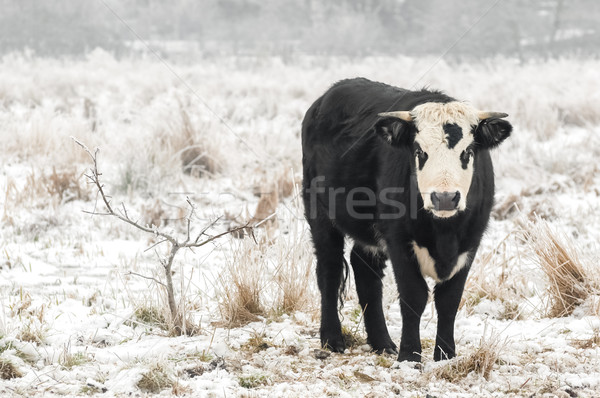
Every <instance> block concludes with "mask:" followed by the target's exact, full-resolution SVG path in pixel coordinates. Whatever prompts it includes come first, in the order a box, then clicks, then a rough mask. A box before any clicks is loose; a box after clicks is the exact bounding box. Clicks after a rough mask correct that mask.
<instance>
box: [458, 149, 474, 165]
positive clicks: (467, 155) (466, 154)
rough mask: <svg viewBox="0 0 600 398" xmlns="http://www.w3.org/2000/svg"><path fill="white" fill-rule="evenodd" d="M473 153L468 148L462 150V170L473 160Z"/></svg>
mask: <svg viewBox="0 0 600 398" xmlns="http://www.w3.org/2000/svg"><path fill="white" fill-rule="evenodd" d="M473 156H474V153H473V149H471V148H468V149H466V150H464V151H463V152H462V153H461V154H460V161H461V163H462V167H463V169H466V168H467V165H468V164H469V162H470V161H471V159H472V158H473Z"/></svg>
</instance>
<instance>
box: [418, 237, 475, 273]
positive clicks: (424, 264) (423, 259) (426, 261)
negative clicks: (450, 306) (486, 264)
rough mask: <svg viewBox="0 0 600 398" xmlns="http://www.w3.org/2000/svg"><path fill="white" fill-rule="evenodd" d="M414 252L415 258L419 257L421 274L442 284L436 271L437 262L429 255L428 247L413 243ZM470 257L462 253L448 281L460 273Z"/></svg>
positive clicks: (466, 253)
mask: <svg viewBox="0 0 600 398" xmlns="http://www.w3.org/2000/svg"><path fill="white" fill-rule="evenodd" d="M412 245H413V251H414V253H415V256H416V257H417V262H418V263H419V268H420V269H421V274H422V275H423V276H424V277H425V276H428V277H430V278H431V279H433V280H434V281H436V282H437V283H440V282H442V280H440V278H439V277H438V275H437V272H436V270H435V260H434V259H433V258H432V257H431V255H430V254H429V250H427V248H426V247H421V246H419V245H418V244H417V242H415V241H413V242H412ZM468 256H469V252H464V253H461V254H460V255H459V256H458V259H457V260H456V264H455V265H454V268H452V272H450V275H449V276H448V278H446V280H448V279H451V278H452V277H453V276H454V275H456V273H457V272H458V271H460V270H461V269H462V268H463V267H464V266H465V265H466V264H467V259H468Z"/></svg>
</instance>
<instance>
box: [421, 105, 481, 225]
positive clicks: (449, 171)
mask: <svg viewBox="0 0 600 398" xmlns="http://www.w3.org/2000/svg"><path fill="white" fill-rule="evenodd" d="M411 114H412V115H413V118H414V124H415V126H416V128H417V132H416V134H415V140H414V146H415V153H414V156H415V173H416V176H417V184H418V185H419V191H420V193H421V197H422V199H423V204H424V208H425V209H426V210H429V211H431V212H432V213H433V214H434V215H435V216H437V217H451V216H453V215H454V214H456V212H457V211H461V210H464V209H465V208H466V206H467V194H468V192H469V187H470V186H471V180H472V178H473V160H474V152H473V150H474V148H473V147H474V145H473V143H474V136H473V129H474V128H475V127H476V126H477V124H478V123H479V118H478V116H477V115H478V111H477V110H476V109H475V108H473V107H472V106H470V105H467V104H464V103H462V102H456V101H455V102H448V103H445V104H440V103H434V102H428V103H425V104H422V105H419V106H417V107H415V108H414V109H413V110H412V112H411Z"/></svg>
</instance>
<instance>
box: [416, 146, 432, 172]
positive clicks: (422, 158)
mask: <svg viewBox="0 0 600 398" xmlns="http://www.w3.org/2000/svg"><path fill="white" fill-rule="evenodd" d="M415 158H416V160H417V165H418V166H419V170H420V169H422V168H423V166H425V162H426V161H427V159H428V158H429V156H428V155H427V153H425V152H423V150H422V149H421V148H417V149H415Z"/></svg>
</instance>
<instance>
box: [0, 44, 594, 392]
mask: <svg viewBox="0 0 600 398" xmlns="http://www.w3.org/2000/svg"><path fill="white" fill-rule="evenodd" d="M167 63H168V64H169V67H166V66H165V64H164V63H163V62H160V61H157V60H147V59H123V60H115V59H114V58H113V57H112V56H111V55H109V54H107V53H105V52H103V51H100V50H96V51H94V52H92V53H91V54H90V55H89V56H88V57H87V58H86V59H84V60H54V59H43V58H36V57H33V56H30V55H21V54H13V55H8V56H5V57H4V58H3V59H2V60H1V61H0V100H1V102H0V144H1V145H0V159H1V161H0V167H1V169H0V192H1V195H0V298H1V301H0V304H1V309H0V376H1V377H2V380H1V381H0V394H2V395H3V396H27V397H41V396H44V397H52V396H80V395H91V396H94V395H97V396H116V397H120V396H153V395H162V396H170V395H181V396H207V397H213V396H214V397H221V396H249V397H250V396H274V397H275V396H287V397H296V396H298V397H300V396H343V397H345V396H348V397H363V396H368V397H379V396H382V397H383V396H386V397H387V396H391V395H398V396H406V397H425V396H438V397H442V396H443V397H448V396H456V397H468V396H559V397H568V396H578V397H593V396H597V395H598V394H600V382H599V380H600V347H599V345H600V332H599V331H600V319H599V317H598V314H599V312H600V295H599V294H598V271H597V269H596V265H597V260H598V244H597V242H598V239H599V238H600V232H599V230H600V229H599V228H598V226H599V225H600V215H599V214H598V212H597V209H598V202H599V195H600V177H598V176H599V174H598V165H597V160H596V159H597V158H598V156H600V147H598V146H597V145H595V137H597V135H598V134H599V133H600V111H599V109H600V95H599V94H598V93H599V92H600V72H598V71H600V64H599V63H598V61H586V60H578V59H563V60H556V61H546V62H531V63H528V64H518V63H517V62H515V61H513V60H502V59H496V60H493V61H482V62H481V63H477V64H472V63H469V64H467V63H465V64H447V63H445V62H444V61H439V60H437V59H434V58H431V59H428V58H423V59H412V58H403V57H397V58H367V59H361V60H355V59H352V60H348V59H340V58H325V59H324V58H307V57H291V58H289V59H286V60H285V61H284V60H281V59H277V58H249V57H248V58H243V57H238V58H219V59H210V60H201V61H197V62H194V63H190V64H182V63H179V64H176V63H169V61H167ZM354 76H365V77H368V78H371V79H373V80H379V81H384V82H387V83H390V84H394V85H398V86H402V87H406V88H420V87H422V86H429V87H432V88H439V89H442V90H444V91H446V92H447V93H448V94H450V95H452V96H454V97H456V98H460V99H465V100H468V101H470V102H471V103H473V104H474V105H475V106H477V107H479V108H481V109H486V110H491V111H500V112H507V113H509V115H510V116H509V118H508V120H510V121H511V123H513V125H514V133H513V136H512V137H511V138H510V139H509V140H508V141H507V142H506V143H504V144H503V145H502V147H501V148H499V149H498V150H496V151H495V152H494V162H495V172H496V180H497V194H496V202H497V204H496V207H495V210H494V214H493V218H492V220H491V224H490V228H489V229H488V231H487V233H486V235H485V238H484V241H483V244H482V247H481V248H480V251H479V253H478V257H477V259H476V261H475V264H474V267H473V269H472V271H471V275H470V279H469V282H468V284H467V289H466V291H465V294H464V298H463V304H462V306H461V308H460V310H459V313H458V319H457V322H456V336H457V352H458V358H456V359H455V360H452V361H444V362H439V363H435V362H433V360H432V356H433V353H432V351H433V342H434V339H435V323H436V316H435V310H434V308H433V306H432V305H431V304H429V305H428V306H427V309H426V312H425V314H424V317H423V321H422V324H421V332H422V340H423V346H424V352H423V361H422V362H423V366H422V367H421V368H418V367H415V364H414V363H398V362H395V358H394V357H391V356H385V355H384V356H379V355H376V354H375V353H372V352H370V351H369V347H368V345H366V344H365V342H364V339H365V333H364V330H363V326H362V320H361V312H360V310H359V307H358V303H357V298H356V294H355V291H354V286H353V282H352V277H350V278H349V283H348V285H349V286H348V289H347V294H346V302H345V305H344V307H343V308H342V309H341V313H342V319H343V321H342V323H343V325H344V330H345V332H346V334H347V336H348V340H349V341H351V342H352V347H350V348H349V349H347V350H346V352H345V353H343V354H332V353H329V352H326V351H322V350H320V349H319V339H318V328H319V325H318V318H319V307H318V303H319V300H318V293H317V291H316V280H315V276H314V260H313V256H312V248H311V243H310V239H309V235H308V230H307V225H306V223H305V221H304V220H303V216H302V205H301V203H300V202H299V200H298V196H297V185H298V183H299V182H300V171H301V170H300V164H301V163H300V158H301V149H300V138H299V134H300V123H301V120H302V117H303V115H304V112H305V110H306V109H307V108H308V107H309V106H310V104H311V103H312V101H314V100H315V99H316V98H317V97H318V96H319V95H321V94H322V93H323V92H324V91H325V90H326V89H327V87H328V86H329V85H331V84H332V83H333V82H335V81H337V80H339V79H342V78H347V77H354ZM71 137H76V138H77V139H78V140H80V141H81V142H83V143H85V144H86V145H87V146H88V147H90V148H96V147H97V148H99V152H98V159H99V168H100V172H101V173H102V175H101V179H102V181H103V182H104V187H105V189H106V191H107V193H108V195H110V199H111V200H112V203H113V204H114V205H116V207H117V208H118V209H123V207H121V204H123V206H124V207H125V208H126V209H127V211H128V214H130V215H131V217H132V219H134V220H136V221H138V222H139V223H140V224H143V225H154V226H156V228H159V229H160V230H163V231H168V232H169V233H172V234H175V235H177V236H179V237H182V238H183V237H185V234H186V222H185V219H186V217H187V215H188V214H189V210H190V208H189V205H188V204H187V202H186V200H187V199H188V198H189V200H190V202H192V203H193V204H194V206H195V214H194V216H193V217H192V219H191V225H192V233H194V232H195V233H198V232H199V231H201V230H202V229H203V228H204V227H205V226H207V225H209V224H211V223H213V222H214V224H213V226H212V227H211V228H210V229H209V230H208V231H207V232H206V235H203V236H202V237H201V238H202V239H205V238H207V237H208V236H210V235H214V234H216V233H219V232H222V231H225V230H226V229H227V228H230V227H232V226H239V225H243V224H244V223H245V222H247V221H252V220H253V219H254V221H256V220H257V219H262V218H264V217H266V216H267V215H269V214H271V213H273V212H275V216H273V217H271V218H270V219H269V220H267V221H266V222H263V223H262V224H261V227H258V228H256V230H255V231H254V234H253V235H251V234H242V233H238V234H236V235H235V236H232V235H227V236H224V237H222V238H220V239H218V240H216V241H214V242H212V243H209V244H207V245H205V246H203V247H200V248H198V249H194V250H182V251H181V252H179V253H178V255H177V257H176V259H175V263H174V267H173V280H174V283H175V288H176V297H177V299H178V306H179V308H180V309H181V310H182V312H183V313H184V315H185V317H186V319H187V320H188V324H187V326H188V328H187V332H188V334H186V335H182V336H177V335H176V333H174V331H173V327H172V326H173V325H172V322H171V321H170V318H169V312H168V310H167V305H166V299H165V292H164V288H163V285H162V283H164V275H163V272H162V268H161V265H160V259H162V258H164V256H165V254H166V252H167V251H168V244H166V243H163V244H159V245H155V244H156V243H158V242H159V241H158V240H157V239H156V237H155V236H152V235H151V234H146V233H143V232H141V231H138V230H136V229H134V228H132V227H131V226H130V225H127V224H125V223H123V222H121V221H119V220H117V219H115V218H111V217H108V216H102V215H91V214H90V212H92V213H93V212H96V213H103V212H104V210H105V209H104V208H103V206H102V202H101V201H99V197H98V195H97V190H96V189H95V187H94V186H93V185H90V184H89V183H88V181H87V179H86V177H85V173H87V172H88V170H89V167H90V166H91V162H90V158H89V157H88V156H87V154H86V153H85V152H84V151H83V150H82V149H81V148H80V147H79V146H78V145H76V144H75V143H74V141H73V139H72V138H71ZM551 238H555V240H556V241H557V242H558V246H556V245H553V244H551V241H552V239H551ZM556 247H558V248H566V249H565V250H566V252H567V254H566V256H567V257H566V260H564V261H563V260H560V259H561V258H562V257H560V256H558V257H556V256H555V257H553V254H556V252H557V250H555V249H556ZM544 248H545V249H547V250H546V251H544V250H543V249H544ZM544 253H545V254H544ZM556 259H558V260H556ZM545 260H548V261H546V262H544V261H545ZM565 263H569V264H571V265H572V264H576V265H580V268H578V269H579V274H577V275H576V277H575V281H574V282H573V280H572V279H568V280H567V281H571V282H572V285H573V286H571V287H572V289H571V290H570V292H571V293H568V294H567V296H562V301H561V296H560V292H558V293H557V292H556V289H554V290H553V286H555V284H554V283H553V282H555V280H553V278H555V277H557V275H558V274H556V273H554V274H553V273H552V272H547V271H544V269H546V270H547V269H548V268H547V266H548V264H549V266H550V268H552V267H553V266H554V267H557V268H561V267H562V266H564V265H565ZM544 264H546V268H544ZM388 274H391V273H390V272H388ZM580 274H581V275H580ZM578 275H580V276H582V277H581V278H579V276H578ZM578 278H579V279H578ZM571 282H569V283H571ZM384 286H385V291H384V295H385V297H384V304H385V309H386V316H387V321H388V325H389V329H390V334H391V336H392V338H393V339H394V340H395V341H396V342H397V343H398V342H399V339H400V331H401V318H400V311H399V306H398V302H397V299H396V298H397V293H396V289H395V283H394V281H393V277H392V276H391V275H387V276H386V277H385V280H384ZM573 292H576V293H573ZM565 297H566V298H565ZM571 298H572V299H573V300H572V302H571V301H569V302H568V303H571V304H569V305H568V308H567V309H566V311H563V310H564V309H565V308H564V306H563V307H561V303H562V304H564V300H567V301H568V300H570V299H571ZM561 308H562V309H561Z"/></svg>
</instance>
